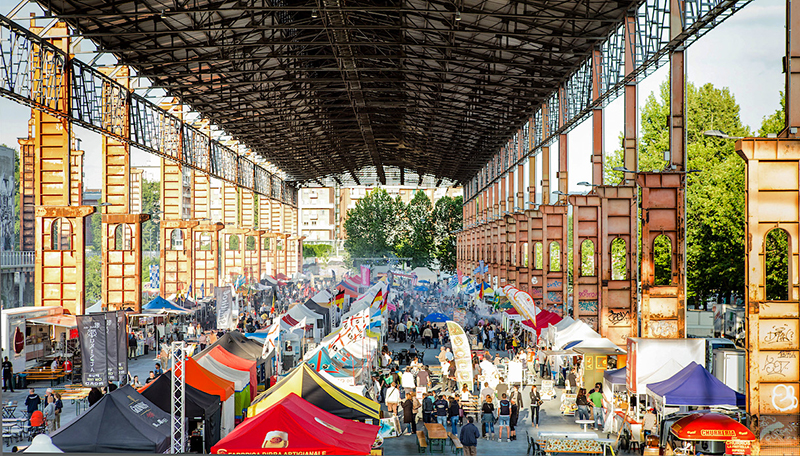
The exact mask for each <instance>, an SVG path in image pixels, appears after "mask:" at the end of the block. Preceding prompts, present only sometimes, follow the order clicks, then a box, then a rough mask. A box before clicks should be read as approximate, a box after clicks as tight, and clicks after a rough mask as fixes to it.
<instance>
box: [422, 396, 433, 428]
mask: <svg viewBox="0 0 800 456" xmlns="http://www.w3.org/2000/svg"><path fill="white" fill-rule="evenodd" d="M434 410H435V407H434V405H433V398H432V397H431V394H430V393H425V394H424V397H423V398H422V422H423V423H433V411H434Z"/></svg>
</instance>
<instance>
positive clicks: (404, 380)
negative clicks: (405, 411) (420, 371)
mask: <svg viewBox="0 0 800 456" xmlns="http://www.w3.org/2000/svg"><path fill="white" fill-rule="evenodd" d="M400 386H402V387H403V389H404V390H405V392H406V393H412V394H413V393H414V392H415V391H416V388H417V385H416V382H415V380H414V374H413V373H411V367H406V371H405V372H403V375H401V376H400Z"/></svg>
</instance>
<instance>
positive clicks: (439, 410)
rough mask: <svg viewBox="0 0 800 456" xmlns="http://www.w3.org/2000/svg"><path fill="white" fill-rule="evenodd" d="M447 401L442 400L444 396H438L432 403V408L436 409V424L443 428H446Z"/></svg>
mask: <svg viewBox="0 0 800 456" xmlns="http://www.w3.org/2000/svg"><path fill="white" fill-rule="evenodd" d="M448 405H449V404H448V403H447V400H445V398H444V394H442V395H441V396H439V400H437V401H436V402H434V403H433V406H434V408H436V422H437V423H439V424H441V425H442V426H444V427H447V407H448Z"/></svg>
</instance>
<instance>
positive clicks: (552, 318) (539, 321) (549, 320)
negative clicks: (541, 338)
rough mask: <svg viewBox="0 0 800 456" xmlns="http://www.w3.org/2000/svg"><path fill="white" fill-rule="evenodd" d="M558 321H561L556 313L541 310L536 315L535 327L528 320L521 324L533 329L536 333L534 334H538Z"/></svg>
mask: <svg viewBox="0 0 800 456" xmlns="http://www.w3.org/2000/svg"><path fill="white" fill-rule="evenodd" d="M559 321H561V317H560V316H559V315H558V314H557V313H555V312H550V311H549V310H543V311H541V312H539V313H538V314H536V325H534V324H533V322H532V321H530V320H525V321H523V322H522V324H523V325H525V326H528V327H531V328H533V329H534V330H535V331H536V334H539V333H541V332H542V330H543V329H544V328H547V326H548V325H550V324H556V323H558V322H559Z"/></svg>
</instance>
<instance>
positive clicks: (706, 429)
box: [670, 413, 756, 441]
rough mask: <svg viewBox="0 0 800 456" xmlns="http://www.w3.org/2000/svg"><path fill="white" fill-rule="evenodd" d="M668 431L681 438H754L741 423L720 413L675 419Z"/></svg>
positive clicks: (699, 414) (750, 439)
mask: <svg viewBox="0 0 800 456" xmlns="http://www.w3.org/2000/svg"><path fill="white" fill-rule="evenodd" d="M670 431H671V432H672V434H673V435H675V437H677V438H679V439H681V440H718V441H728V440H746V441H753V440H755V439H756V436H755V435H753V433H752V432H750V430H749V429H747V428H746V427H745V426H744V425H743V424H741V423H739V422H738V421H736V420H734V419H733V418H731V417H729V416H728V415H723V414H722V413H693V414H691V415H688V416H685V417H683V418H681V419H679V420H678V421H676V422H675V424H673V425H672V428H671V429H670Z"/></svg>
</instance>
